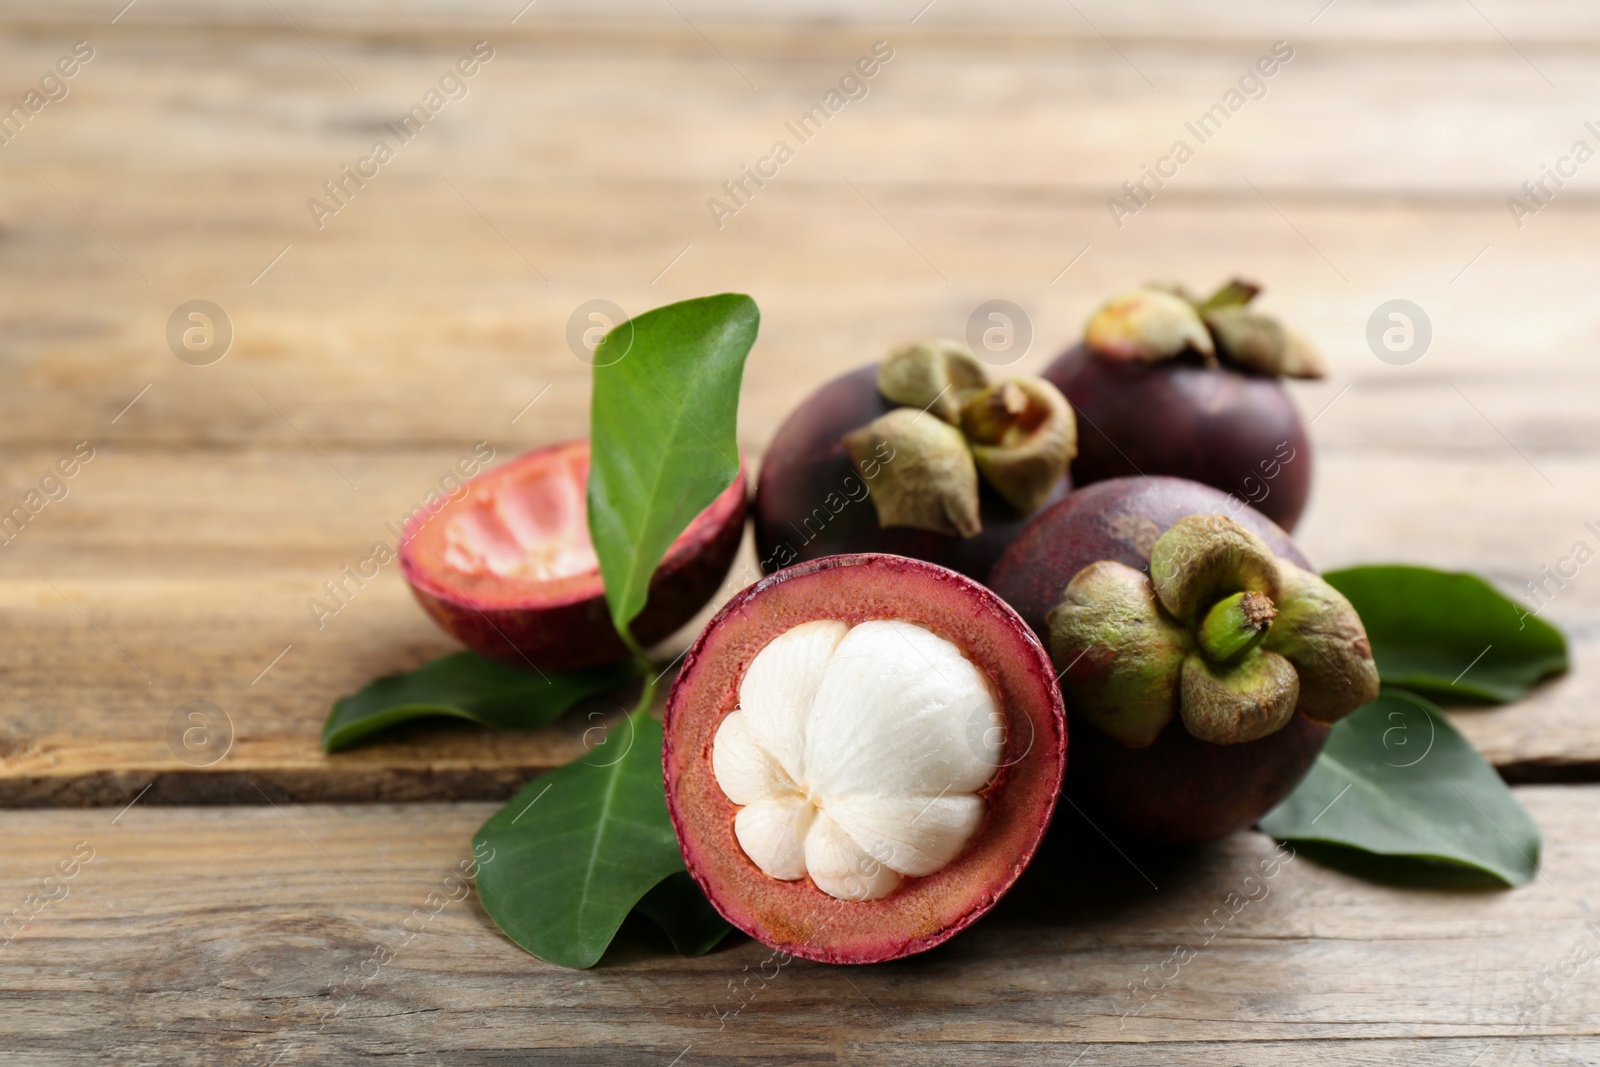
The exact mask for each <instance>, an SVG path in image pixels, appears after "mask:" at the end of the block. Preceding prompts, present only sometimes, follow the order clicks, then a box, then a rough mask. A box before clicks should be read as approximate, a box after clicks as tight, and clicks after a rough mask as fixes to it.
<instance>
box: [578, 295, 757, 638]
mask: <svg viewBox="0 0 1600 1067" xmlns="http://www.w3.org/2000/svg"><path fill="white" fill-rule="evenodd" d="M760 318H761V316H760V313H759V312H758V311H757V310H756V305H755V301H753V300H751V299H750V298H749V297H748V296H744V295H742V294H738V293H724V294H722V295H720V296H707V297H702V298H700V299H698V300H685V301H683V302H682V303H678V304H668V305H667V306H666V307H661V308H656V309H655V310H654V311H649V312H646V313H645V314H643V315H640V316H639V317H638V318H636V319H631V320H629V321H628V322H625V323H622V324H620V325H618V326H616V327H615V328H613V329H612V330H611V332H610V333H608V334H606V336H605V338H604V339H603V340H602V341H601V342H600V344H599V345H598V346H596V348H595V351H594V399H593V402H592V404H591V406H590V412H589V423H590V425H589V436H590V457H591V458H590V468H589V536H590V537H591V538H592V539H593V541H594V547H595V553H596V554H597V555H598V556H599V557H600V574H601V576H602V577H603V578H604V579H605V587H606V602H607V604H608V605H609V606H610V608H611V621H612V623H613V624H614V625H615V626H616V628H617V632H618V633H620V634H624V635H626V634H627V633H628V630H627V626H628V624H629V623H630V622H632V621H633V619H634V618H635V617H636V616H637V615H638V614H639V612H640V611H641V610H643V608H644V605H645V597H646V595H647V592H648V589H649V585H650V576H651V575H652V574H654V573H655V569H656V566H657V565H658V564H659V563H660V562H661V558H662V557H663V556H664V555H666V552H667V549H668V548H670V547H671V546H672V542H673V541H674V540H675V539H676V538H677V537H678V535H679V534H680V533H682V532H683V531H684V529H685V528H687V527H688V525H689V523H690V522H692V521H693V520H694V517H695V516H696V515H698V514H700V512H701V511H703V510H705V508H706V507H707V506H708V505H709V504H710V503H711V502H712V501H713V500H715V499H716V498H717V496H718V495H719V494H720V493H722V491H723V490H725V489H727V488H728V486H730V485H732V484H733V481H734V479H735V478H736V477H738V474H739V450H738V444H737V442H736V441H735V434H734V424H735V421H736V417H737V414H738V408H739V384H740V381H741V380H742V378H743V376H744V361H745V357H746V356H747V355H748V354H749V352H750V346H751V345H753V344H755V340H756V330H757V328H758V326H759V324H760ZM630 640H631V639H630Z"/></svg>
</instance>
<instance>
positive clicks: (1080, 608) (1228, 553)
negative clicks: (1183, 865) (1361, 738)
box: [1048, 515, 1378, 748]
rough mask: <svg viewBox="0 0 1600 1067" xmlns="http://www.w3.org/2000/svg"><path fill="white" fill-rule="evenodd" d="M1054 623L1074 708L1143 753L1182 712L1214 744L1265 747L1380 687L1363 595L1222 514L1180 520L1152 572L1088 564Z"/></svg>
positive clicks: (1052, 638) (1054, 651) (1157, 552)
mask: <svg viewBox="0 0 1600 1067" xmlns="http://www.w3.org/2000/svg"><path fill="white" fill-rule="evenodd" d="M1048 624H1049V644H1050V655H1051V658H1052V659H1053V660H1054V661H1055V664H1056V667H1057V668H1058V669H1060V670H1061V671H1062V675H1061V688H1062V692H1063V695H1064V696H1066V698H1067V704H1068V707H1070V708H1072V709H1073V710H1074V711H1076V712H1078V713H1079V714H1080V715H1082V716H1083V717H1084V718H1085V719H1087V720H1088V721H1089V722H1090V723H1091V724H1092V725H1094V726H1095V727H1096V728H1098V729H1100V730H1102V731H1104V732H1105V733H1107V734H1110V735H1111V736H1112V737H1115V738H1117V739H1118V740H1119V741H1121V742H1122V743H1123V744H1125V745H1127V746H1128V747H1130V748H1142V747H1144V746H1146V745H1148V744H1150V743H1151V742H1153V741H1154V740H1155V739H1156V737H1157V736H1158V735H1159V734H1160V733H1161V731H1162V730H1163V729H1165V728H1166V726H1167V724H1168V723H1170V722H1171V721H1172V720H1173V719H1174V718H1178V719H1181V721H1182V722H1183V726H1184V729H1186V730H1187V731H1188V732H1189V733H1190V734H1191V735H1193V736H1194V737H1196V738H1198V739H1200V740H1202V741H1207V742H1210V743H1212V744H1219V745H1226V744H1240V743H1243V742H1247V741H1255V740H1259V739H1261V738H1263V737H1267V736H1269V735H1271V734H1273V733H1276V732H1277V731H1278V730H1281V729H1282V728H1283V727H1284V726H1285V725H1287V724H1288V722H1289V720H1290V719H1291V718H1292V717H1293V716H1294V714H1295V712H1297V711H1298V712H1300V713H1301V714H1303V715H1306V716H1307V717H1309V718H1312V719H1315V720H1317V721H1319V722H1325V723H1326V722H1333V721H1336V720H1337V719H1340V718H1343V717H1344V716H1345V715H1348V714H1349V713H1350V712H1352V711H1354V710H1355V709H1356V708H1358V707H1360V706H1361V705H1362V704H1365V703H1367V702H1369V701H1371V700H1373V699H1375V698H1376V697H1377V693H1378V675H1377V668H1376V666H1375V664H1374V663H1373V660H1372V649H1371V646H1370V644H1369V643H1368V641H1367V637H1366V631H1365V630H1364V629H1363V628H1362V625H1361V619H1360V617H1359V616H1358V615H1357V614H1356V611H1355V609H1354V608H1353V607H1352V606H1351V605H1350V602H1349V601H1348V600H1346V599H1345V598H1344V597H1343V596H1342V595H1340V594H1339V592H1338V591H1337V590H1335V589H1334V588H1333V587H1332V586H1330V585H1328V583H1326V582H1324V581H1323V580H1322V579H1321V578H1319V577H1318V576H1317V575H1315V574H1312V573H1311V572H1310V571H1306V570H1303V569H1301V568H1300V567H1298V566H1296V565H1295V564H1294V563H1292V562H1290V561H1288V560H1285V559H1279V558H1277V557H1275V556H1273V555H1272V552H1271V550H1270V549H1269V548H1268V547H1267V545H1266V543H1265V542H1264V541H1262V540H1261V538H1260V537H1258V536H1256V535H1255V534H1254V533H1252V532H1251V531H1249V530H1247V529H1245V528H1244V527H1243V526H1240V525H1239V524H1238V523H1237V522H1235V521H1233V520H1232V519H1230V518H1227V517H1225V516H1222V515H1193V516H1188V517H1186V518H1183V519H1179V520H1178V521H1177V522H1176V523H1173V525H1172V526H1171V528H1169V529H1168V530H1167V531H1166V532H1165V533H1163V534H1162V535H1161V536H1160V537H1159V538H1157V540H1156V543H1155V546H1154V548H1153V549H1152V551H1151V553H1150V573H1149V574H1148V575H1146V574H1145V573H1143V572H1141V571H1136V570H1134V569H1133V568H1131V567H1127V566H1124V565H1122V564H1120V563H1112V562H1106V561H1102V562H1099V563H1093V564H1090V565H1089V566H1088V567H1085V568H1084V569H1083V570H1081V571H1079V572H1078V574H1076V575H1075V576H1074V577H1073V579H1072V581H1071V582H1070V583H1068V585H1067V588H1066V590H1065V591H1064V593H1063V596H1062V600H1061V603H1060V604H1059V605H1057V607H1056V608H1055V609H1054V610H1052V611H1051V612H1050V614H1049V616H1048Z"/></svg>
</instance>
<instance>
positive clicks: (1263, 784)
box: [989, 478, 1328, 842]
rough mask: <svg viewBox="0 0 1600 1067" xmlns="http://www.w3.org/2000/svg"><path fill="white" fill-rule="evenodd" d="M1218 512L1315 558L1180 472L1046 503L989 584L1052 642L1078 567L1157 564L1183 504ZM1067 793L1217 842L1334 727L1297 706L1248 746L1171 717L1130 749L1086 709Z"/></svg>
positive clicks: (1136, 827)
mask: <svg viewBox="0 0 1600 1067" xmlns="http://www.w3.org/2000/svg"><path fill="white" fill-rule="evenodd" d="M1213 513H1215V514H1221V515H1226V516H1228V517H1229V518H1232V519H1233V520H1235V521H1236V522H1238V523H1240V524H1241V525H1243V526H1245V527H1247V528H1249V529H1250V530H1253V531H1254V532H1255V533H1257V534H1259V535H1260V536H1261V538H1262V540H1264V541H1266V543H1267V545H1268V547H1269V548H1271V549H1272V551H1273V553H1274V554H1275V555H1278V556H1281V557H1283V558H1285V559H1288V560H1291V561H1292V562H1294V563H1296V564H1299V565H1300V566H1302V567H1305V568H1307V569H1310V567H1311V564H1310V562H1309V561H1308V560H1307V559H1306V558H1305V556H1303V555H1302V554H1301V553H1300V550H1299V549H1298V548H1296V547H1295V545H1294V542H1292V541H1290V540H1289V535H1288V534H1286V533H1284V532H1283V530H1282V529H1280V528H1279V527H1278V526H1277V525H1276V524H1275V523H1273V522H1272V520H1271V519H1268V518H1267V517H1266V516H1265V515H1262V514H1261V513H1260V512H1258V511H1256V510H1254V509H1253V508H1250V507H1248V506H1246V507H1239V506H1238V502H1237V501H1236V500H1230V499H1229V498H1228V496H1227V494H1225V493H1221V492H1218V491H1217V490H1215V489H1212V488H1210V487H1209V486H1204V485H1199V484H1197V483H1195V482H1190V481H1185V480H1183V479H1180V478H1117V479H1113V480H1111V481H1105V482H1096V483H1095V484H1094V485H1090V486H1086V487H1084V488H1082V489H1079V490H1078V491H1077V492H1076V493H1074V494H1072V496H1071V497H1069V498H1068V499H1067V500H1065V501H1063V502H1062V503H1060V504H1057V505H1056V506H1055V507H1053V508H1050V509H1048V510H1047V511H1044V512H1042V513H1041V514H1040V515H1039V517H1038V518H1037V519H1035V520H1034V521H1033V522H1032V523H1030V524H1029V526H1028V528H1027V529H1026V530H1024V531H1023V533H1022V536H1020V537H1018V538H1017V540H1016V541H1015V542H1014V543H1013V544H1012V546H1011V548H1010V549H1008V550H1007V551H1006V554H1005V555H1004V556H1002V557H1001V558H1000V562H999V563H997V564H996V565H995V568H994V572H993V574H992V575H991V576H990V582H989V584H990V586H991V588H993V589H994V591H995V592H997V593H999V594H1000V596H1002V597H1003V598H1005V600H1006V602H1007V603H1008V604H1010V605H1011V606H1012V607H1014V608H1016V609H1017V612H1018V614H1020V615H1021V616H1022V617H1023V619H1024V620H1026V621H1027V623H1028V625H1029V626H1030V627H1032V628H1033V630H1034V632H1035V633H1037V634H1038V635H1039V637H1040V640H1042V641H1044V642H1045V643H1046V644H1047V645H1048V642H1049V639H1050V638H1049V630H1048V627H1047V625H1046V623H1045V616H1046V615H1047V614H1048V613H1049V612H1050V610H1051V609H1052V608H1054V607H1055V606H1056V605H1057V604H1059V603H1060V602H1061V595H1062V592H1063V591H1064V590H1065V589H1066V586H1067V583H1068V582H1070V581H1071V580H1072V577H1073V575H1075V574H1077V573H1078V571H1080V570H1082V569H1083V568H1084V567H1087V566H1088V565H1089V564H1091V563H1094V562H1096V561H1098V560H1114V561H1116V562H1118V563H1124V564H1127V565H1128V566H1130V567H1137V568H1139V569H1140V570H1144V571H1148V570H1149V566H1150V548H1151V546H1152V545H1153V544H1154V543H1155V540H1156V538H1157V537H1159V536H1161V534H1162V533H1164V532H1165V531H1166V530H1167V529H1168V528H1169V527H1171V526H1172V524H1173V523H1174V522H1177V521H1178V520H1179V519H1181V518H1183V517H1184V516H1186V515H1204V514H1213ZM1067 715H1068V718H1069V720H1070V721H1071V724H1072V731H1073V735H1072V736H1073V739H1074V745H1075V754H1074V758H1073V761H1072V774H1071V775H1070V776H1069V778H1068V780H1067V793H1068V795H1069V796H1071V797H1072V798H1073V799H1074V800H1075V801H1077V802H1078V803H1080V804H1082V805H1083V806H1084V807H1086V808H1087V809H1090V811H1091V814H1092V815H1093V817H1094V818H1096V819H1097V820H1099V819H1105V820H1107V821H1109V822H1112V823H1114V824H1116V825H1118V826H1120V827H1122V828H1124V829H1127V830H1130V831H1132V832H1133V833H1136V834H1138V835H1140V836H1141V837H1147V838H1150V839H1153V840H1158V841H1172V842H1183V841H1209V840H1214V839H1216V838H1219V837H1223V836H1226V835H1227V834H1230V833H1233V832H1234V831H1236V830H1242V829H1244V828H1245V827H1247V826H1249V825H1251V824H1252V823H1254V822H1255V821H1256V820H1257V819H1259V818H1260V817H1261V816H1262V815H1264V814H1266V812H1268V811H1269V810H1271V809H1272V807H1273V806H1274V805H1276V804H1277V803H1278V801H1280V800H1282V799H1283V798H1284V797H1286V796H1288V795H1289V793H1290V791H1291V790H1293V789H1294V787H1295V786H1296V785H1298V784H1299V782H1300V779H1302V778H1303V777H1305V774H1306V772H1307V771H1308V770H1310V769H1311V764H1312V763H1313V762H1315V760H1316V758H1317V754H1318V753H1319V752H1321V751H1322V746H1323V743H1324V742H1325V741H1326V740H1327V737H1328V727H1326V726H1324V725H1321V724H1319V723H1315V722H1312V721H1311V720H1309V719H1307V718H1306V717H1305V716H1303V715H1296V716H1294V718H1293V719H1291V720H1290V722H1289V725H1288V726H1286V727H1284V728H1283V729H1282V730H1279V731H1278V732H1277V733H1274V734H1271V735H1269V736H1267V737H1264V738H1262V739H1261V740H1259V741H1251V742H1247V743H1245V744H1240V745H1213V744H1210V743H1208V742H1205V741H1200V740H1197V739H1196V738H1194V737H1193V736H1191V735H1190V734H1189V732H1188V731H1187V730H1186V729H1184V726H1183V723H1182V721H1181V720H1179V719H1174V720H1173V721H1172V722H1171V723H1169V724H1168V725H1167V728H1166V729H1165V730H1163V731H1162V732H1161V735H1160V736H1159V737H1157V739H1156V741H1155V743H1154V744H1152V745H1150V746H1149V747H1147V748H1137V749H1136V748H1128V747H1126V746H1125V745H1123V744H1122V743H1121V742H1119V741H1117V740H1115V739H1113V738H1111V737H1109V736H1107V735H1106V734H1103V733H1101V732H1100V731H1099V730H1097V729H1096V728H1095V727H1093V726H1091V725H1089V724H1088V723H1087V722H1084V721H1083V720H1082V719H1081V718H1080V717H1079V716H1077V715H1076V714H1075V713H1074V712H1073V709H1072V706H1071V704H1070V702H1069V704H1068V706H1067Z"/></svg>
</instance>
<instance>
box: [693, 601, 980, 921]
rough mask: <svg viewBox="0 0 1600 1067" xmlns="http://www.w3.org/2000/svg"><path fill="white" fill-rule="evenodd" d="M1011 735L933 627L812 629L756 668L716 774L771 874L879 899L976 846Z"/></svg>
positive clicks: (752, 853)
mask: <svg viewBox="0 0 1600 1067" xmlns="http://www.w3.org/2000/svg"><path fill="white" fill-rule="evenodd" d="M1004 731H1005V721H1004V719H1003V718H1002V717H1001V714H1000V711H999V708H998V707H997V705H996V701H995V695H994V692H993V690H992V689H991V688H990V686H989V682H988V679H987V678H985V677H984V674H983V672H982V671H980V670H979V669H978V668H977V667H976V666H975V665H974V664H973V663H972V661H970V660H968V659H967V658H966V657H965V656H963V655H962V654H961V650H960V649H959V648H957V647H956V646H955V645H954V644H952V643H951V642H949V641H947V640H945V639H944V638H942V637H940V636H938V635H937V634H935V633H932V632H931V631H929V630H928V629H927V628H925V627H922V626H918V625H916V624H915V623H910V622H902V621H897V620H881V621H873V622H864V623H861V624H859V625H857V626H854V627H851V626H847V625H846V624H844V623H842V622H837V621H833V620H822V621H817V622H807V623H802V624H801V625H799V626H796V627H794V628H793V629H791V630H788V631H786V632H784V633H783V634H780V635H779V636H778V637H776V638H774V639H773V640H772V641H771V642H770V643H769V644H768V645H767V646H766V647H765V648H763V649H762V650H761V651H760V652H759V653H757V654H756V657H755V659H754V660H753V661H752V662H751V664H750V667H749V669H748V670H747V671H746V672H745V676H744V679H743V680H742V681H741V682H740V684H739V707H738V709H737V710H735V711H734V712H732V713H731V714H729V715H728V716H727V718H725V719H723V720H722V723H721V725H720V726H719V727H718V728H717V735H716V738H715V740H714V741H713V743H712V748H711V771H712V774H713V775H714V776H715V777H716V779H717V785H719V786H720V787H721V788H722V791H723V793H724V794H725V795H726V796H727V797H728V799H729V800H731V801H732V802H733V803H735V804H737V805H740V808H739V811H738V813H737V814H736V815H735V817H734V821H733V829H734V835H735V836H736V837H737V838H738V840H739V846H740V847H741V848H742V849H744V852H745V855H747V856H748V857H749V858H750V861H751V862H752V863H754V864H755V865H756V866H757V867H758V868H760V869H761V871H762V872H763V873H765V874H767V875H769V876H770V877H773V878H777V879H780V880H782V881H786V882H788V881H795V880H797V879H800V878H804V877H806V876H807V875H809V876H810V878H811V880H812V881H813V882H814V883H816V886H817V888H819V889H821V890H822V891H823V892H825V893H827V894H829V895H830V896H834V897H838V898H839V899H841V900H880V899H882V898H883V897H886V896H888V895H889V894H890V893H893V892H894V891H895V889H896V888H897V887H898V886H899V885H900V882H901V879H902V878H903V877H907V876H909V877H924V876H926V875H930V874H932V873H934V872H935V871H937V870H939V869H940V868H941V867H943V866H945V865H946V864H948V863H949V862H950V861H951V860H953V859H955V858H956V856H957V855H958V854H960V852H961V850H962V849H963V848H964V847H965V846H966V844H967V841H968V839H970V838H971V837H972V835H973V833H974V832H976V830H977V829H978V825H979V824H980V823H982V822H983V815H984V801H983V798H982V797H980V796H978V795H977V794H978V792H979V791H980V790H982V789H983V787H984V786H986V785H988V784H989V782H990V781H991V780H993V778H994V776H995V772H996V771H997V770H998V769H999V766H1000V760H1001V756H1002V750H1003V748H1004V744H1005V732H1004Z"/></svg>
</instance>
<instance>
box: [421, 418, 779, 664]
mask: <svg viewBox="0 0 1600 1067" xmlns="http://www.w3.org/2000/svg"><path fill="white" fill-rule="evenodd" d="M588 480H589V442H588V441H587V440H586V439H581V438H580V439H578V440H574V441H565V442H562V443H560V444H555V445H550V446H548V447H546V448H540V449H536V450H535V451H532V452H528V453H526V454H524V455H522V456H519V457H517V458H516V459H514V460H512V461H511V462H509V463H506V464H504V465H502V466H499V467H496V468H495V469H493V470H491V471H486V472H484V473H483V474H480V475H478V476H477V477H476V478H473V479H472V480H471V481H469V482H468V483H467V486H466V490H467V491H466V493H465V494H464V495H462V496H461V497H460V498H459V499H456V500H450V501H447V502H446V503H445V504H444V505H443V506H442V507H440V508H439V509H438V510H437V511H435V512H432V513H419V514H418V515H416V516H414V517H413V518H412V520H411V521H410V522H408V523H407V524H406V528H405V533H404V536H403V538H402V539H401V547H400V569H401V572H402V573H403V574H404V575H405V578H406V581H407V582H409V583H410V585H411V590H412V592H414V593H415V594H416V597H417V600H418V601H419V602H420V603H421V604H422V606H423V608H424V609H425V610H426V611H427V612H428V614H429V615H430V616H432V618H433V620H434V621H435V622H437V623H438V624H439V625H440V626H441V627H443V628H444V630H445V631H446V632H447V633H449V634H450V635H451V636H453V637H455V638H456V639H457V640H459V641H461V642H462V643H463V644H465V645H466V646H467V647H469V648H471V649H473V650H475V651H477V652H481V653H483V654H484V655H486V656H493V657H495V658H496V659H502V660H505V661H507V662H510V663H519V664H526V663H531V664H533V665H534V666H536V667H539V668H541V669H548V670H579V669H582V668H585V667H593V666H597V665H599V664H602V663H613V662H616V661H619V660H623V659H626V658H628V655H629V653H628V650H627V648H626V646H624V645H623V643H622V639H621V638H620V637H618V636H617V632H616V630H615V629H614V628H613V627H612V625H611V616H610V612H609V611H608V610H607V607H606V598H605V588H604V586H603V585H602V583H601V580H600V563H599V559H598V558H597V557H596V555H595V551H594V545H593V544H592V543H591V542H590V540H589V522H588V509H587V503H586V499H585V493H586V489H587V486H588ZM746 494H747V487H746V482H745V477H744V474H743V472H741V473H740V475H739V477H738V479H737V480H735V482H734V483H733V485H731V486H729V487H728V489H727V490H725V491H724V492H723V493H722V495H721V496H719V497H717V499H716V500H714V501H712V503H711V505H710V506H709V507H707V508H706V509H705V510H704V511H702V512H701V513H700V514H699V515H698V516H696V517H695V519H694V521H693V522H691V523H690V524H689V527H688V529H686V530H684V532H683V533H682V534H681V535H679V537H678V539H677V540H676V541H674V542H673V543H672V547H671V548H670V549H668V551H667V554H666V557H665V558H664V559H662V561H661V565H660V566H659V567H658V568H657V569H656V573H655V576H654V577H653V578H652V579H651V582H650V594H649V601H648V603H647V604H646V605H645V609H644V611H643V612H642V613H641V614H640V615H639V617H638V619H636V620H635V621H634V623H633V626H632V630H633V634H634V636H635V637H636V638H637V639H638V641H639V642H640V644H643V645H650V644H653V643H655V642H656V641H659V640H661V639H662V638H664V637H666V636H668V635H669V634H671V633H672V632H673V631H674V630H676V629H678V628H679V627H680V626H682V625H683V624H684V623H686V622H688V621H689V620H690V619H691V618H693V617H694V614H695V612H697V611H699V610H700V609H701V608H702V607H704V606H705V603H706V601H708V600H710V599H711V597H712V595H713V594H715V593H716V591H717V587H718V586H719V585H721V583H722V580H723V578H725V577H726V576H727V573H728V569H729V568H730V567H731V566H732V564H733V559H734V555H735V554H736V553H737V552H738V549H739V540H740V538H741V536H742V535H743V532H744V520H745V514H746V511H747V503H746Z"/></svg>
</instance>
